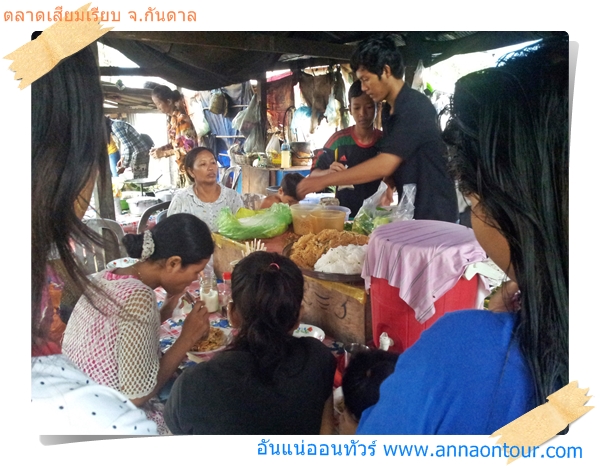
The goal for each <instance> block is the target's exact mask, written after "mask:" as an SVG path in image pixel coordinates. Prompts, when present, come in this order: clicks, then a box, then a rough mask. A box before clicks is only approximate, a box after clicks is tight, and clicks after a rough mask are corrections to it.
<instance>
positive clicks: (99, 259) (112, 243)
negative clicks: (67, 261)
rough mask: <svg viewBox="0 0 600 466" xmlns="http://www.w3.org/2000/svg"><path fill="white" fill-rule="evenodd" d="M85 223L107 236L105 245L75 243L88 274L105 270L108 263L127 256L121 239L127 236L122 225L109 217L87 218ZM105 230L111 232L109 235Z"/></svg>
mask: <svg viewBox="0 0 600 466" xmlns="http://www.w3.org/2000/svg"><path fill="white" fill-rule="evenodd" d="M85 224H86V226H88V227H89V228H91V229H92V230H94V231H95V232H96V233H98V234H99V235H101V236H102V237H104V238H105V244H104V247H101V246H97V245H95V244H93V245H91V246H85V245H81V244H76V245H75V255H76V256H77V257H78V258H79V261H80V263H81V264H82V265H83V267H84V270H85V271H86V273H87V274H88V275H91V274H95V273H97V272H100V271H102V270H104V269H105V268H106V264H108V263H109V262H110V261H112V260H115V259H118V258H120V257H125V256H127V251H126V250H125V247H124V246H123V245H122V244H121V239H122V238H123V236H125V232H124V231H123V228H122V227H121V225H119V224H118V223H117V222H115V221H114V220H110V219H107V218H92V219H89V220H86V221H85ZM105 232H108V233H109V234H108V236H107V235H105V234H104V233H105Z"/></svg>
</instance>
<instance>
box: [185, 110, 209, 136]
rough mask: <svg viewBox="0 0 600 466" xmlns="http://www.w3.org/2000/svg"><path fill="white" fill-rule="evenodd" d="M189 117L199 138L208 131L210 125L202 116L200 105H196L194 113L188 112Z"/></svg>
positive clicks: (202, 111)
mask: <svg viewBox="0 0 600 466" xmlns="http://www.w3.org/2000/svg"><path fill="white" fill-rule="evenodd" d="M190 119H191V120H192V124H193V125H194V129H195V130H196V134H197V135H198V137H199V138H201V137H203V136H206V135H207V134H208V133H210V125H209V124H208V120H207V119H206V117H205V116H204V110H203V109H202V106H200V105H198V106H196V108H195V111H194V113H191V114H190Z"/></svg>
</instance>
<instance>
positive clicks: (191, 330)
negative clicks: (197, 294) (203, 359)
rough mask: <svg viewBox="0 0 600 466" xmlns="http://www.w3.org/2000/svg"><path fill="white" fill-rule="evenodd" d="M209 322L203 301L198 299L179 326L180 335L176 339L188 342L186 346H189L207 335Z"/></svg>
mask: <svg viewBox="0 0 600 466" xmlns="http://www.w3.org/2000/svg"><path fill="white" fill-rule="evenodd" d="M209 330H210V324H209V322H208V309H207V307H206V306H205V305H204V301H201V300H200V299H198V300H197V301H196V303H195V304H194V307H193V308H192V310H191V311H190V313H189V314H188V315H187V317H186V318H185V320H184V321H183V326H182V327H181V335H180V336H179V338H178V339H177V341H179V340H183V341H184V342H186V345H187V342H189V345H187V348H188V349H189V348H191V347H192V346H193V345H194V343H196V342H197V341H198V340H201V339H202V338H206V337H207V336H208V332H209Z"/></svg>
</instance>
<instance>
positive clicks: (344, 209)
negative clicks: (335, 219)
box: [325, 205, 352, 222]
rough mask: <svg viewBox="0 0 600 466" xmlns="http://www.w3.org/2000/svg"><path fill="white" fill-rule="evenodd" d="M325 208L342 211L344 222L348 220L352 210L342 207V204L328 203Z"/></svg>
mask: <svg viewBox="0 0 600 466" xmlns="http://www.w3.org/2000/svg"><path fill="white" fill-rule="evenodd" d="M325 210H337V211H339V212H344V213H345V214H346V220H345V221H346V222H347V221H348V220H350V212H352V211H351V210H350V209H349V208H348V207H344V206H343V205H328V206H325Z"/></svg>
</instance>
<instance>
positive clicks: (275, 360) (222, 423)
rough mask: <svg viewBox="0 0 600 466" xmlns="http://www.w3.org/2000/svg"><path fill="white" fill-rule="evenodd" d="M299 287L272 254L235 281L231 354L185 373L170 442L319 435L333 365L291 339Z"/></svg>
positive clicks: (309, 342) (169, 412)
mask: <svg viewBox="0 0 600 466" xmlns="http://www.w3.org/2000/svg"><path fill="white" fill-rule="evenodd" d="M303 289H304V280H303V277H302V273H301V272H300V270H299V269H298V267H297V266H296V265H295V264H294V263H293V262H291V261H290V260H289V259H287V258H285V257H283V256H280V255H278V254H275V253H267V252H255V253H253V254H251V255H250V256H248V257H246V258H244V259H243V260H242V261H240V262H239V263H238V264H237V265H236V267H235V268H234V270H233V274H232V297H233V303H232V304H231V306H230V309H229V320H230V322H231V324H232V326H234V327H236V328H238V329H239V333H238V335H237V336H236V337H235V339H234V341H233V343H232V345H231V347H230V348H228V349H227V350H225V351H224V352H222V353H220V354H218V355H216V356H215V357H214V358H213V359H211V360H210V361H208V362H206V363H202V364H199V365H198V366H196V367H194V368H191V369H187V370H186V371H185V372H184V373H183V374H182V375H180V376H179V377H178V379H177V381H176V382H175V385H174V386H173V389H172V391H171V396H170V398H169V400H168V401H167V405H166V407H165V421H166V422H167V425H168V426H169V428H170V429H171V431H172V432H173V433H175V434H240V435H248V434H255V435H258V434H265V435H266V434H273V435H276V434H306V435H311V434H313V435H316V434H319V432H320V429H321V420H322V417H323V413H324V407H325V404H326V403H327V402H328V401H330V397H331V395H332V388H333V377H334V374H335V367H336V361H335V358H334V357H333V355H332V354H331V352H330V350H329V349H328V348H327V347H326V346H325V345H324V344H323V343H321V342H320V341H318V340H316V339H313V338H295V337H293V336H292V332H293V330H294V329H295V328H296V327H297V324H298V319H299V314H300V307H301V304H302V297H303Z"/></svg>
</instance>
